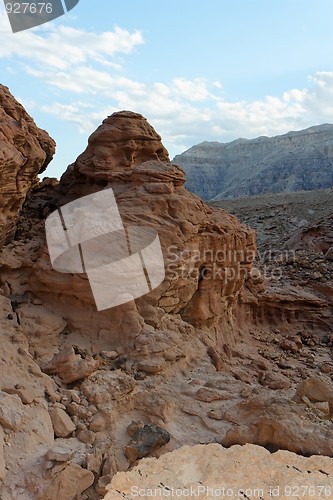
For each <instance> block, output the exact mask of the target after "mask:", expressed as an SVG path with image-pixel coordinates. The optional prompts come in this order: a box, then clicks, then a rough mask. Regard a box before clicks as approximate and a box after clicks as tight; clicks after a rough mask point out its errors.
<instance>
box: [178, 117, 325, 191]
mask: <svg viewBox="0 0 333 500" xmlns="http://www.w3.org/2000/svg"><path fill="white" fill-rule="evenodd" d="M332 144H333V125H330V124H325V125H319V126H315V127H311V128H308V129H306V130H301V131H299V132H289V133H288V134H284V135H281V136H276V137H258V138H257V139H252V140H246V139H238V140H236V141H233V142H230V143H226V144H223V143H219V142H203V143H201V144H198V145H196V146H193V147H192V148H190V149H189V150H188V151H185V152H184V153H182V154H181V155H178V156H176V157H175V158H174V160H173V162H174V163H175V164H176V165H180V166H181V167H182V168H183V169H184V170H185V172H186V179H187V182H186V187H187V188H188V189H189V190H190V191H192V192H193V193H195V194H197V195H198V196H200V197H201V198H202V199H204V200H209V199H212V198H215V199H216V200H219V199H224V198H238V197H243V196H249V195H257V194H262V193H280V192H292V191H299V190H312V189H321V188H329V187H331V186H332V185H333V146H332Z"/></svg>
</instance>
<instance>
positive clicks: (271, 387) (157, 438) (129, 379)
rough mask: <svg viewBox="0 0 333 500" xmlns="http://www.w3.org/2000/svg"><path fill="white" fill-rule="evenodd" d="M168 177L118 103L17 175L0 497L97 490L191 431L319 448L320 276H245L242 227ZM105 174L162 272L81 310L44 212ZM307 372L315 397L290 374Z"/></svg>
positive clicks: (326, 369)
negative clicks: (37, 178) (59, 159)
mask: <svg viewBox="0 0 333 500" xmlns="http://www.w3.org/2000/svg"><path fill="white" fill-rule="evenodd" d="M0 129H1V123H0ZM36 134H38V131H37V132H36ZM184 181H185V178H184V172H183V171H182V170H181V169H179V168H178V167H176V166H175V165H173V164H171V163H170V162H169V159H168V155H167V152H166V151H165V149H164V147H163V145H162V143H161V140H160V137H159V136H158V134H157V133H156V132H155V131H154V130H153V129H152V128H151V127H150V125H149V124H148V123H147V121H146V120H145V119H144V118H143V117H142V116H141V115H137V114H134V113H130V112H120V113H116V114H114V115H112V116H111V117H109V118H107V119H106V120H105V121H104V123H103V124H102V125H101V126H100V127H99V128H98V130H97V131H96V132H95V133H94V134H93V135H92V136H91V138H90V140H89V144H88V147H87V149H86V151H85V152H83V153H82V155H80V156H79V158H78V159H77V160H76V162H74V163H73V165H70V166H69V168H68V169H67V171H66V172H65V174H64V175H63V177H62V179H61V181H60V182H58V181H57V180H55V179H45V180H43V181H42V182H40V183H39V184H38V185H36V186H34V187H33V186H32V189H31V191H30V193H29V196H28V197H27V199H26V201H25V203H24V204H23V207H22V210H21V212H20V216H19V219H18V221H17V224H16V230H15V237H14V238H12V240H11V241H10V242H9V243H7V244H5V245H4V247H3V248H2V250H1V253H0V322H1V335H0V347H1V349H2V352H3V356H2V360H0V391H1V392H0V478H1V480H2V484H1V487H0V491H1V493H0V496H1V498H4V499H5V500H7V498H8V499H12V498H24V500H25V499H27V500H35V499H37V500H39V499H40V500H42V499H43V500H44V499H45V498H55V497H56V496H57V497H58V498H63V499H68V500H72V499H73V500H74V499H75V498H76V497H77V496H78V495H82V498H83V499H87V498H88V499H92V500H95V499H99V498H102V497H103V496H104V495H105V492H106V489H105V488H106V486H107V484H108V483H110V481H111V479H112V477H113V476H114V474H115V473H116V472H118V471H126V470H128V469H129V468H130V467H132V466H133V465H134V466H135V465H136V461H137V460H140V458H141V457H142V456H145V455H147V454H149V455H150V456H154V457H159V456H160V455H163V454H164V453H166V452H168V451H172V450H174V449H175V448H179V447H181V446H183V445H195V444H198V443H212V442H217V443H222V444H225V445H228V446H230V445H233V444H236V443H244V442H252V443H256V444H261V445H263V446H265V447H266V448H268V449H271V450H276V449H279V448H286V449H288V450H290V451H297V452H298V453H300V454H302V455H309V454H312V453H316V454H322V453H325V454H327V455H330V456H331V455H332V454H333V452H332V449H333V447H332V439H331V435H332V430H333V422H332V419H331V401H332V400H333V396H332V395H331V394H330V390H331V389H330V387H331V386H330V384H329V381H330V377H331V376H332V374H333V363H332V358H331V346H332V345H333V338H331V337H332V336H331V325H332V305H331V302H330V300H331V299H329V293H330V291H329V290H330V289H329V286H328V285H327V282H328V280H326V281H325V283H323V285H325V287H326V288H325V287H324V286H323V287H322V288H321V290H320V293H317V290H316V289H315V288H314V287H311V286H309V287H307V288H306V289H305V290H302V289H301V287H299V286H298V287H297V286H296V283H295V282H294V281H292V279H291V275H292V274H291V273H287V274H286V278H285V279H283V280H281V281H279V280H269V279H267V278H265V277H263V276H260V274H259V275H257V274H256V273H257V271H258V270H259V271H260V262H258V261H255V267H254V265H253V259H254V254H255V235H254V231H253V230H251V229H249V228H248V227H245V226H244V225H242V224H240V223H239V222H238V220H237V219H236V218H235V217H234V216H231V215H229V214H228V213H227V212H226V211H224V210H222V209H219V208H217V209H215V208H212V207H208V206H206V205H205V204H203V203H202V201H201V200H200V199H199V198H197V197H196V196H195V195H193V194H191V193H189V192H188V191H186V189H185V188H184ZM32 184H33V181H32ZM110 187H111V188H112V189H113V192H114V194H115V196H116V199H117V204H118V208H119V211H120V214H121V217H122V221H123V223H124V225H125V226H129V225H145V226H149V227H153V228H155V229H156V230H157V231H158V233H159V237H160V240H161V245H162V249H163V254H164V259H165V268H166V276H165V279H164V281H163V283H162V284H161V285H160V286H158V287H157V288H156V289H155V290H153V291H152V292H150V293H149V294H147V295H145V296H143V297H141V298H140V299H137V300H135V301H132V302H128V303H126V304H122V305H119V306H117V307H114V308H112V309H109V310H104V311H97V309H96V306H95V304H94V300H93V296H92V293H91V289H90V286H89V283H88V280H87V276H86V275H85V274H74V273H73V274H71V273H67V274H66V273H60V272H57V271H55V270H54V269H53V268H52V266H51V263H50V257H49V253H48V249H47V245H46V241H45V218H46V217H47V216H48V215H49V214H50V213H51V212H53V211H54V210H56V209H57V208H58V207H61V206H62V205H64V204H66V203H67V202H69V201H71V200H74V199H76V198H79V197H82V196H84V195H87V194H91V193H94V192H99V191H101V190H102V189H104V188H110ZM324 232H325V231H324ZM324 232H323V235H321V237H324ZM284 242H285V240H284ZM284 242H283V243H284ZM326 253H327V252H326ZM322 259H324V260H325V262H331V261H329V260H326V254H325V255H324V254H322ZM280 264H281V266H284V269H288V265H289V264H288V263H287V262H283V263H280ZM293 269H294V268H293ZM311 283H313V281H311V280H310V283H309V285H311ZM324 290H326V292H325V293H326V295H325V296H324ZM300 308H303V311H300ZM319 374H320V378H321V383H322V384H324V385H325V387H326V389H327V390H326V392H325V391H324V392H323V394H324V396H322V397H321V399H326V400H320V401H318V400H314V399H313V396H312V395H311V393H310V392H309V390H308V389H307V385H306V384H305V389H304V387H303V386H302V382H303V381H304V382H307V381H311V380H313V379H316V377H318V375H319ZM309 383H310V382H309ZM257 416H259V420H258V419H257ZM258 421H259V422H261V424H262V426H261V425H258ZM138 422H139V423H140V424H138V425H137V423H138ZM300 423H301V424H300ZM140 429H141V430H142V431H143V432H141V431H140ZM17 478H19V480H18V479H17Z"/></svg>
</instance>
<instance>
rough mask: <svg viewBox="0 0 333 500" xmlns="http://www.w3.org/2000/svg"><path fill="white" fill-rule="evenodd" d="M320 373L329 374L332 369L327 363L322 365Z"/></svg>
mask: <svg viewBox="0 0 333 500" xmlns="http://www.w3.org/2000/svg"><path fill="white" fill-rule="evenodd" d="M320 371H321V372H322V373H331V371H332V367H331V365H330V364H329V363H322V365H321V366H320Z"/></svg>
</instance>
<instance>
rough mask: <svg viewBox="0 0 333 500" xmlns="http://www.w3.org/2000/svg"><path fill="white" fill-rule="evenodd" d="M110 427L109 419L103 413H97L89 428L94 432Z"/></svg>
mask: <svg viewBox="0 0 333 500" xmlns="http://www.w3.org/2000/svg"><path fill="white" fill-rule="evenodd" d="M107 428H108V421H107V419H106V418H105V416H104V415H103V414H102V413H96V415H94V416H93V418H92V421H91V422H90V424H89V429H90V430H91V431H93V432H101V431H105V430H106V429H107Z"/></svg>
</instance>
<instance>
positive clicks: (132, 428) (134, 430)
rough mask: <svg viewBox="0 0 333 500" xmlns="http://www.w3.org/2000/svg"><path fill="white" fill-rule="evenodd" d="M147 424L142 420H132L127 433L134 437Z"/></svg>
mask: <svg viewBox="0 0 333 500" xmlns="http://www.w3.org/2000/svg"><path fill="white" fill-rule="evenodd" d="M144 426H145V424H144V422H142V420H140V421H139V422H131V423H130V424H129V426H128V427H127V434H128V435H129V436H131V437H133V436H134V435H135V434H136V433H137V432H138V430H139V429H143V428H144Z"/></svg>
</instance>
